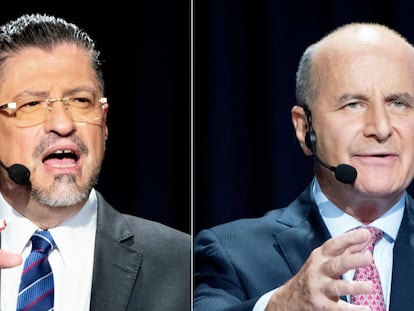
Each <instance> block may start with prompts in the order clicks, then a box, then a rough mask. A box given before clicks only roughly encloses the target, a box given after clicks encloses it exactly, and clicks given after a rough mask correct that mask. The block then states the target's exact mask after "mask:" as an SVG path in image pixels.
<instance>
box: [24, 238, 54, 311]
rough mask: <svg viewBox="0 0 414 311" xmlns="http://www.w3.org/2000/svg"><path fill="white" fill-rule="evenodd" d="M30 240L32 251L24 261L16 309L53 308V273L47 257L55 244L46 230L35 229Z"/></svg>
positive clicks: (33, 310)
mask: <svg viewBox="0 0 414 311" xmlns="http://www.w3.org/2000/svg"><path fill="white" fill-rule="evenodd" d="M31 241H32V251H31V253H30V254H29V256H28V257H27V259H26V261H25V263H24V269H23V273H22V278H21V280H20V288H19V296H18V298H17V309H16V310H17V311H26V310H30V311H46V310H53V302H54V285H53V273H52V269H51V268H50V265H49V261H48V259H47V257H48V255H49V252H50V251H51V250H53V249H54V248H56V244H55V241H53V238H52V236H51V234H50V232H49V231H47V230H43V231H41V230H37V231H36V232H35V233H34V234H33V235H32V238H31Z"/></svg>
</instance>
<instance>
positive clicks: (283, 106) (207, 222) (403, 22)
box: [194, 0, 414, 233]
mask: <svg viewBox="0 0 414 311" xmlns="http://www.w3.org/2000/svg"><path fill="white" fill-rule="evenodd" d="M411 3H412V2H411V1H397V0H396V1H374V0H372V1H367V0H347V1H327V0H325V1H324V0H319V1H312V0H303V1H283V2H280V1H273V0H267V1H266V0H263V1H243V0H239V1H233V0H203V1H197V0H196V1H194V20H195V24H194V33H195V41H194V42H195V45H194V50H195V54H194V57H195V63H194V75H195V82H194V83H195V84H194V94H195V99H194V124H195V128H194V136H195V145H194V146H195V147H194V158H195V166H194V180H195V183H194V202H195V209H194V233H197V232H198V231H199V230H200V229H202V228H205V227H210V226H213V225H216V224H220V223H223V222H227V221H230V220H234V219H237V218H245V217H258V216H262V215H263V214H264V213H265V212H266V211H268V210H270V209H275V208H279V207H283V206H285V205H287V204H288V203H289V202H291V201H292V200H293V199H294V198H295V197H296V196H297V195H298V194H299V193H300V192H301V191H302V190H303V189H304V188H305V187H306V185H307V184H308V183H309V182H310V181H311V179H312V177H313V159H312V158H311V157H306V156H305V155H304V154H303V153H302V150H301V149H300V147H299V144H298V143H297V141H296V137H295V134H294V131H293V125H292V124H291V118H290V110H291V107H292V105H293V104H295V96H294V95H295V73H296V69H297V65H298V62H299V59H300V56H301V55H302V53H303V52H304V50H305V48H306V47H307V46H308V45H310V44H311V43H314V42H315V41H317V40H319V39H320V38H321V37H322V36H324V35H325V34H327V33H328V32H330V31H331V30H333V29H334V28H336V27H338V26H340V25H342V24H345V23H349V22H380V23H383V24H386V25H388V26H391V27H392V28H394V29H395V30H397V31H399V32H400V33H401V34H403V35H404V36H405V37H407V39H408V40H409V41H411V42H414V18H413V16H414V15H413V12H414V5H413V4H411ZM409 192H410V193H414V192H413V188H412V187H411V188H410V190H409Z"/></svg>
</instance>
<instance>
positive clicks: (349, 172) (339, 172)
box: [303, 106, 358, 184]
mask: <svg viewBox="0 0 414 311" xmlns="http://www.w3.org/2000/svg"><path fill="white" fill-rule="evenodd" d="M303 109H304V110H305V113H306V117H307V119H308V126H309V129H308V131H307V132H306V135H305V144H306V147H308V148H309V149H310V150H311V151H312V153H313V156H314V158H315V159H316V161H318V162H319V163H320V164H322V165H323V166H324V167H326V168H327V169H329V170H331V171H332V172H334V173H335V178H336V180H338V181H340V182H342V183H344V184H353V183H354V182H355V179H356V178H357V174H358V173H357V170H356V169H355V167H353V166H351V165H349V164H339V165H338V166H330V165H328V164H326V163H325V162H323V161H322V160H321V159H320V158H319V157H318V154H317V153H316V134H315V131H314V130H313V127H312V115H311V112H310V110H309V108H308V107H307V106H303Z"/></svg>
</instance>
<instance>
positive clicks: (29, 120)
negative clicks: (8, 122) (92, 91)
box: [15, 96, 106, 127]
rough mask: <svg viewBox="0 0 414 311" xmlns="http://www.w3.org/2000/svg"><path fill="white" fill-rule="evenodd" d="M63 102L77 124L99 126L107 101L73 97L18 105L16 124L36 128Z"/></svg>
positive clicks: (88, 97) (87, 97) (89, 97)
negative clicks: (55, 106)
mask: <svg viewBox="0 0 414 311" xmlns="http://www.w3.org/2000/svg"><path fill="white" fill-rule="evenodd" d="M57 102H61V103H62V104H63V105H64V107H65V109H66V110H67V111H68V112H69V114H70V116H71V118H72V120H73V121H75V122H84V123H92V124H99V123H100V121H101V118H102V115H103V104H104V103H106V99H104V98H103V99H102V98H101V99H99V100H96V99H95V98H94V97H91V96H83V97H73V98H72V97H71V98H63V99H47V100H44V101H39V102H32V103H29V104H22V105H18V107H17V110H16V112H15V113H16V115H15V116H16V118H15V123H16V126H19V127H28V126H34V125H37V124H40V123H43V122H45V121H46V119H47V118H48V113H49V112H51V110H52V109H53V106H54V105H57ZM101 102H102V103H101Z"/></svg>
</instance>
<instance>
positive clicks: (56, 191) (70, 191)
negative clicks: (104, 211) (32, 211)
mask: <svg viewBox="0 0 414 311" xmlns="http://www.w3.org/2000/svg"><path fill="white" fill-rule="evenodd" d="M97 176H98V173H97V172H94V174H93V176H92V178H90V180H89V183H88V184H87V185H85V186H84V187H82V188H80V187H79V185H77V184H76V176H75V175H70V174H67V175H57V176H55V179H54V181H53V184H52V186H50V187H48V188H42V187H35V186H34V187H33V188H32V190H31V197H32V199H34V200H35V201H36V202H38V203H39V204H42V205H46V206H51V207H65V206H73V205H77V204H80V203H82V202H86V200H87V199H88V197H89V193H90V192H91V190H92V188H93V186H94V185H95V184H96V182H97Z"/></svg>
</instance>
